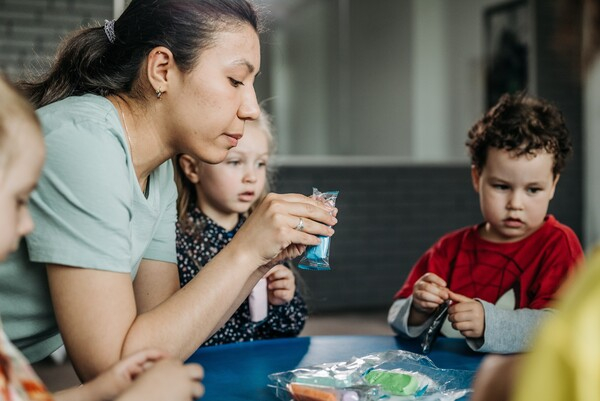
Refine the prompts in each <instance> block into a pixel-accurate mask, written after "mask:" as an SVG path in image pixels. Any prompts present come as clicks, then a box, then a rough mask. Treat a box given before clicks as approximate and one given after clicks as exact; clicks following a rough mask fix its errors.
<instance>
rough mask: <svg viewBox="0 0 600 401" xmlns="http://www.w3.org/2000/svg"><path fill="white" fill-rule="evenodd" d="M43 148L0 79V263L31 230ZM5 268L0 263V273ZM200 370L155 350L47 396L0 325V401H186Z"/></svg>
mask: <svg viewBox="0 0 600 401" xmlns="http://www.w3.org/2000/svg"><path fill="white" fill-rule="evenodd" d="M44 154H45V147H44V141H43V138H42V134H41V128H40V123H39V121H38V119H37V117H36V115H35V113H34V111H33V108H32V107H31V106H30V105H29V104H28V103H27V102H26V101H25V99H24V98H22V97H21V96H20V95H19V94H18V93H17V92H16V91H15V90H14V89H13V88H12V87H11V86H9V85H8V84H7V83H6V82H4V81H3V80H2V79H0V221H1V222H2V228H1V229H0V262H3V261H4V260H5V259H6V258H7V257H8V256H9V254H10V253H11V252H13V251H15V250H16V249H17V248H18V244H19V241H20V240H21V238H22V237H23V236H24V235H27V234H28V233H29V232H31V231H32V230H33V220H32V219H31V216H30V215H29V211H28V208H27V203H28V200H29V196H30V194H31V192H32V191H33V190H34V188H35V186H36V184H37V181H38V179H39V176H40V173H41V171H42V166H43V164H44ZM1 268H5V266H4V265H3V264H2V263H0V269H1ZM202 377H203V371H202V368H201V367H200V366H199V365H197V364H188V365H183V364H182V363H181V361H178V360H175V359H171V358H167V357H166V354H165V353H164V352H162V351H159V350H144V351H140V352H137V353H135V354H132V355H130V356H128V357H126V358H124V359H123V360H121V361H120V362H118V363H116V364H115V365H113V367H112V368H110V369H109V370H107V371H106V372H104V373H103V374H101V375H99V376H98V377H96V378H95V379H94V380H91V381H89V382H87V383H86V384H84V385H81V386H79V387H73V388H71V389H67V390H63V391H60V392H58V393H56V394H54V395H51V394H50V393H49V392H48V391H47V390H46V387H45V386H44V384H43V383H42V382H41V380H40V379H39V378H38V377H37V375H36V374H35V372H34V371H33V369H32V367H31V365H30V364H29V362H28V361H27V360H26V359H25V357H24V356H23V355H22V354H21V353H20V352H19V351H18V350H17V348H16V347H15V346H14V345H13V344H12V343H11V342H10V340H9V339H8V337H7V336H6V333H5V332H4V330H3V328H2V322H1V321H0V400H3V401H4V400H6V401H51V400H53V399H55V400H57V401H108V400H114V401H136V400H138V401H141V400H144V401H150V400H156V401H159V400H161V401H162V400H164V399H170V400H179V401H183V400H190V399H192V398H198V397H200V396H202V394H203V393H204V388H203V386H202V384H201V383H200V380H201V379H202Z"/></svg>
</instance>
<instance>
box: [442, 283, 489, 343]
mask: <svg viewBox="0 0 600 401" xmlns="http://www.w3.org/2000/svg"><path fill="white" fill-rule="evenodd" d="M448 293H449V295H450V299H451V300H452V304H451V305H450V307H449V308H448V320H449V321H450V323H452V327H454V329H455V330H458V331H460V334H462V335H463V336H465V337H467V338H480V337H483V331H484V329H485V313H484V311H483V305H481V303H480V302H479V301H476V300H474V299H472V298H469V297H465V296H464V295H460V294H457V293H455V292H452V291H448Z"/></svg>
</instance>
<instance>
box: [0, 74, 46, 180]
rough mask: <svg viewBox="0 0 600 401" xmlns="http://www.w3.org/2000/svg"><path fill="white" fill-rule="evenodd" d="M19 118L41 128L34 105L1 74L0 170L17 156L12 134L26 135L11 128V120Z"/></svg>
mask: <svg viewBox="0 0 600 401" xmlns="http://www.w3.org/2000/svg"><path fill="white" fill-rule="evenodd" d="M17 119H21V120H26V121H28V122H29V123H31V124H33V125H34V126H36V127H37V128H40V121H39V120H38V118H37V115H36V114H35V111H34V110H33V107H31V105H30V104H29V103H28V102H27V101H26V100H25V98H24V97H23V95H22V94H21V93H19V92H18V89H17V88H15V87H14V86H13V85H12V84H11V83H9V81H7V80H5V79H4V78H3V77H2V76H0V170H4V169H5V168H6V166H7V165H9V164H10V162H11V160H12V159H13V158H14V157H15V156H16V154H15V152H14V151H13V150H12V149H13V147H11V146H9V143H10V141H11V136H14V135H25V134H24V132H23V131H19V132H15V131H14V130H11V129H10V127H9V121H14V120H17ZM37 131H40V130H37ZM40 132H41V131H40Z"/></svg>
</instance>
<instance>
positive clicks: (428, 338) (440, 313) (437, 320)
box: [421, 301, 450, 354]
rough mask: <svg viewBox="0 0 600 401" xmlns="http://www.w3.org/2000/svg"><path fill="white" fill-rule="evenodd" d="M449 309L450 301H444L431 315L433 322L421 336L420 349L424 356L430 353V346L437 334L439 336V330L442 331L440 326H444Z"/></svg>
mask: <svg viewBox="0 0 600 401" xmlns="http://www.w3.org/2000/svg"><path fill="white" fill-rule="evenodd" d="M449 307H450V301H444V303H443V304H441V305H440V306H438V308H437V309H436V311H435V313H434V314H433V320H432V322H431V325H430V326H429V328H428V329H427V331H425V334H424V335H423V341H422V342H421V349H422V350H423V353H424V354H429V351H431V346H432V345H433V343H434V342H435V340H436V338H437V336H438V334H440V330H441V329H442V324H444V320H446V315H448V308H449Z"/></svg>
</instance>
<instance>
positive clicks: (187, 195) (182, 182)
mask: <svg viewBox="0 0 600 401" xmlns="http://www.w3.org/2000/svg"><path fill="white" fill-rule="evenodd" d="M246 124H252V125H254V126H255V127H256V128H258V130H259V131H261V132H262V133H263V134H264V135H265V137H266V138H267V144H268V149H269V150H268V152H269V156H270V155H272V154H274V153H275V147H276V146H275V138H274V136H273V124H272V121H271V116H270V115H269V114H268V113H267V112H265V111H264V109H263V108H262V107H261V112H260V117H258V119H256V120H254V121H252V120H248V121H246ZM246 127H247V126H246ZM180 156H181V155H177V156H175V157H174V158H173V164H174V167H175V183H176V184H177V192H178V198H177V216H178V220H179V224H180V225H181V228H182V229H183V230H195V229H198V227H189V222H188V221H187V219H186V215H187V213H188V212H189V211H190V209H191V208H192V207H194V205H195V204H196V199H198V193H197V192H196V185H195V184H194V183H192V182H191V181H190V180H188V179H187V177H186V175H185V173H184V172H183V170H182V168H181V166H180V165H179V157H180ZM200 163H202V162H200ZM274 174H275V171H274V169H273V167H272V163H267V180H266V182H265V187H264V189H263V192H262V193H261V194H260V195H259V196H258V198H257V199H256V201H254V203H253V204H252V206H250V209H249V210H248V214H250V213H252V211H253V210H254V209H255V208H256V206H258V205H259V204H260V202H262V200H263V199H264V198H265V196H267V194H268V193H269V192H271V186H272V184H273V176H274Z"/></svg>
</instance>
